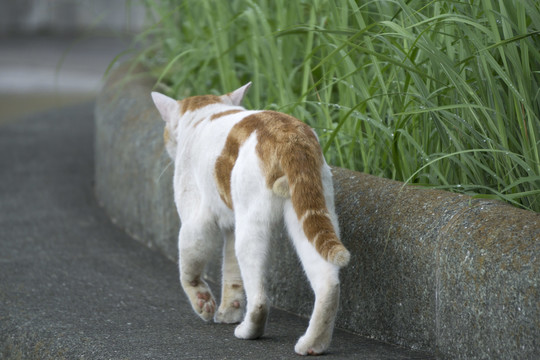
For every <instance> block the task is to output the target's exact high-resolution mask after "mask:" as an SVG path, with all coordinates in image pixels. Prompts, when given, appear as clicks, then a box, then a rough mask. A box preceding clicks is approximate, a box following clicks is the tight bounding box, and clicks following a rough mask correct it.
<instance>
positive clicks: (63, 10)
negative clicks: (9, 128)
mask: <svg viewBox="0 0 540 360" xmlns="http://www.w3.org/2000/svg"><path fill="white" fill-rule="evenodd" d="M144 21H145V9H144V7H143V6H141V5H140V2H139V1H130V0H113V1H110V0H93V1H80V0H17V1H13V0H0V124H1V123H2V122H6V121H10V120H14V119H17V118H20V117H21V116H24V115H27V114H29V113H32V112H35V111H41V110H46V109H49V108H54V107H58V106H64V105H69V104H74V103H78V102H84V101H90V100H92V99H93V98H94V97H95V96H96V94H97V92H98V91H99V89H100V87H101V85H102V80H103V75H104V73H105V71H106V70H107V68H108V67H109V65H110V64H111V63H112V62H113V60H115V59H116V58H117V57H121V56H122V54H123V52H125V51H126V50H127V49H128V48H129V46H130V44H131V41H132V38H133V36H134V35H135V34H136V33H137V32H138V31H140V30H141V28H142V26H143V23H144Z"/></svg>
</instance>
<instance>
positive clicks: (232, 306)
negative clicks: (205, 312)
mask: <svg viewBox="0 0 540 360" xmlns="http://www.w3.org/2000/svg"><path fill="white" fill-rule="evenodd" d="M244 309H245V302H244V300H243V299H242V300H233V301H232V302H231V303H229V304H223V303H222V304H221V305H220V306H219V308H218V311H217V312H216V315H215V316H214V321H215V322H217V323H224V324H237V323H239V322H240V321H242V318H243V317H244Z"/></svg>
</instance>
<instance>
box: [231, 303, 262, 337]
mask: <svg viewBox="0 0 540 360" xmlns="http://www.w3.org/2000/svg"><path fill="white" fill-rule="evenodd" d="M267 318H268V305H265V304H260V305H258V306H256V307H255V309H254V310H252V311H250V312H248V313H247V314H246V317H245V319H244V321H242V322H241V323H240V325H238V326H237V327H236V329H234V336H236V337H237V338H238V339H246V340H252V339H258V338H260V337H261V336H263V334H264V330H265V328H266V319H267Z"/></svg>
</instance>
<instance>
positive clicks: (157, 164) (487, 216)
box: [96, 66, 540, 359]
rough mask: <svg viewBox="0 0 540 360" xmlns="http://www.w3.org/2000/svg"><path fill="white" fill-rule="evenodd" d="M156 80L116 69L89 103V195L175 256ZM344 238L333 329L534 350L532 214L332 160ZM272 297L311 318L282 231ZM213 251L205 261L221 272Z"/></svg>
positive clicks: (528, 353)
mask: <svg viewBox="0 0 540 360" xmlns="http://www.w3.org/2000/svg"><path fill="white" fill-rule="evenodd" d="M153 83H154V80H153V79H151V78H149V77H148V76H146V75H144V73H142V72H140V71H139V72H131V73H130V74H128V72H127V67H126V66H124V67H121V68H119V69H117V70H115V71H114V73H113V74H112V76H111V77H110V79H109V81H108V83H107V84H106V86H105V88H104V89H103V91H102V92H101V94H100V96H99V98H98V101H97V105H96V193H97V196H98V198H99V199H100V202H101V203H102V205H103V206H104V208H105V209H106V210H107V212H108V213H109V215H110V216H111V217H112V218H113V219H114V220H115V221H116V222H117V223H118V224H119V225H120V226H122V227H123V228H124V229H126V231H127V232H129V233H130V234H131V235H132V236H134V237H135V238H136V239H138V240H140V241H142V242H143V243H145V244H146V245H148V246H150V247H153V248H158V249H160V251H162V252H163V253H165V254H166V255H167V256H168V257H169V258H170V259H173V260H174V259H176V258H177V250H176V240H177V232H178V227H179V222H178V219H177V213H176V209H175V207H174V203H173V200H172V199H173V198H172V183H171V178H172V166H169V167H168V164H169V163H170V161H169V159H168V157H167V155H166V153H165V151H164V148H163V142H162V129H163V124H162V122H161V120H160V118H159V115H158V113H157V111H155V110H154V107H153V104H152V102H151V99H150V95H149V94H150V90H151V87H152V85H153ZM333 171H334V182H335V190H336V201H337V204H336V205H337V211H338V214H339V217H340V227H341V233H342V240H343V242H344V244H345V245H346V246H347V247H348V249H349V250H350V251H351V253H352V259H351V263H350V265H349V266H348V267H347V268H345V269H344V270H343V271H342V275H341V279H342V299H341V310H340V312H339V315H338V319H337V326H338V327H341V328H344V329H348V330H350V331H353V332H356V333H359V334H362V335H366V336H368V337H372V338H376V339H379V340H383V341H387V342H390V343H394V344H400V345H404V346H408V347H411V348H415V349H421V350H427V351H430V352H432V353H434V354H435V355H437V356H438V357H440V358H508V359H510V358H520V359H534V358H540V341H539V339H540V292H539V284H538V282H539V279H540V259H539V254H540V214H537V213H534V212H528V211H523V210H520V209H516V208H513V207H511V206H508V205H506V204H503V203H500V202H497V201H488V200H479V199H473V198H470V197H468V196H464V195H456V194H452V193H448V192H443V191H435V190H429V189H420V188H415V187H412V186H405V187H404V186H403V184H402V183H399V182H395V181H391V180H386V179H381V178H377V177H374V176H371V175H367V174H362V173H358V172H353V171H349V170H344V169H340V168H334V169H333ZM278 237H279V239H276V242H275V247H277V249H276V250H275V251H274V253H273V258H272V259H271V261H270V262H269V273H270V274H269V278H268V279H269V280H268V287H269V292H270V294H271V296H272V301H273V304H274V305H275V306H277V307H280V308H283V309H286V310H288V311H291V312H294V313H297V314H301V315H309V313H310V312H311V307H312V296H311V290H310V289H309V285H308V284H307V283H306V281H305V277H304V275H303V274H302V270H301V268H300V265H299V264H298V261H297V259H296V255H295V254H294V251H293V250H292V248H291V247H290V245H289V242H288V241H286V240H285V239H284V237H285V235H283V234H280V235H279V236H278ZM219 253H220V249H216V255H215V256H216V261H214V262H212V264H211V265H210V266H209V269H208V276H209V277H210V278H213V279H214V280H218V279H219V276H220V275H219V274H220V261H219V259H218V258H219Z"/></svg>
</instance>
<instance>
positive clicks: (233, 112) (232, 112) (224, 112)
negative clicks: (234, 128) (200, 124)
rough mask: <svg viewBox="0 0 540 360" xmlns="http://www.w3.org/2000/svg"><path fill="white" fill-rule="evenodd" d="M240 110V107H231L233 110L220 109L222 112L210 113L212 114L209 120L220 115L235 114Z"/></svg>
mask: <svg viewBox="0 0 540 360" xmlns="http://www.w3.org/2000/svg"><path fill="white" fill-rule="evenodd" d="M240 111H242V110H240V109H233V110H227V111H222V112H220V113H217V114H214V115H212V116H211V117H210V121H212V120H216V119H218V118H220V117H223V116H227V115H232V114H236V113H238V112H240Z"/></svg>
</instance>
